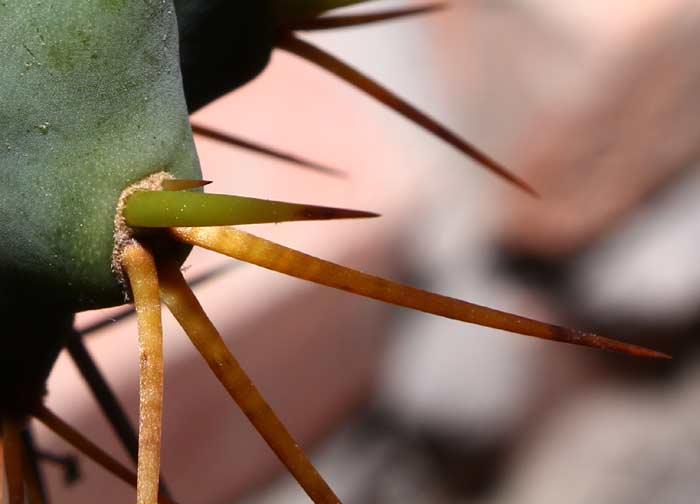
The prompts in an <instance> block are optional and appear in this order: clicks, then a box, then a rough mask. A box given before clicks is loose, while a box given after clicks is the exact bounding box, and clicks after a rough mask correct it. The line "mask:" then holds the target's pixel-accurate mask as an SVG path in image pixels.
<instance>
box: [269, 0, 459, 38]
mask: <svg viewBox="0 0 700 504" xmlns="http://www.w3.org/2000/svg"><path fill="white" fill-rule="evenodd" d="M446 7H447V5H446V4H441V3H435V4H429V5H423V6H420V7H409V8H402V9H387V10H384V11H380V12H372V13H370V14H357V15H348V16H327V17H320V18H319V17H313V18H310V19H300V20H298V21H294V22H293V23H292V24H291V25H289V26H286V27H283V28H282V29H283V30H287V31H317V30H332V29H335V28H352V27H355V26H364V25H368V24H372V23H381V22H383V21H392V20H396V19H401V18H407V17H413V16H420V15H425V14H430V13H433V12H438V11H441V10H444V9H445V8H446Z"/></svg>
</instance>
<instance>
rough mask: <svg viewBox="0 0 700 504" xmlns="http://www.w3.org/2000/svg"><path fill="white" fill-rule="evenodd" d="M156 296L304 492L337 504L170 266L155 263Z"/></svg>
mask: <svg viewBox="0 0 700 504" xmlns="http://www.w3.org/2000/svg"><path fill="white" fill-rule="evenodd" d="M158 276H159V278H160V286H161V296H162V299H163V302H164V303H165V305H166V306H167V307H168V309H169V310H170V311H171V312H172V314H173V315H174V316H175V318H176V319H177V321H178V322H179V323H180V325H181V326H182V328H183V329H184V330H185V332H186V333H187V335H188V336H189V337H190V339H191V340H192V343H193V344H194V346H195V347H196V348H197V350H198V351H199V353H200V354H201V355H202V357H203V358H204V360H206V361H207V364H208V365H209V367H210V368H211V370H212V371H213V372H214V374H215V375H216V377H217V378H218V379H219V381H220V382H221V384H222V385H223V386H224V388H226V390H227V392H228V393H229V395H230V396H231V398H232V399H233V400H234V401H236V403H237V404H238V406H239V407H240V408H241V411H243V413H244V414H245V415H246V416H247V417H248V419H249V420H250V422H251V423H252V424H253V426H254V427H255V428H256V429H257V431H258V433H260V435H261V436H262V437H263V438H264V439H265V441H266V442H267V444H268V445H269V446H270V448H272V450H273V451H274V452H275V454H277V456H278V457H279V459H280V460H281V461H282V463H283V464H284V465H285V466H286V467H287V469H288V470H289V472H290V473H291V474H292V475H293V476H294V477H295V478H296V480H297V481H298V482H299V484H300V485H301V487H302V488H303V489H304V491H305V492H306V493H307V494H308V495H309V497H311V499H312V500H313V501H314V502H317V503H319V502H320V503H329V504H330V503H338V502H340V501H339V500H338V497H337V496H336V495H335V494H334V493H333V491H332V490H331V488H330V487H329V486H328V484H327V483H326V482H325V481H324V480H323V478H322V477H321V475H320V474H319V473H318V471H317V470H316V468H314V466H313V465H312V464H311V462H310V461H309V459H308V458H307V457H306V455H305V454H304V452H303V450H302V449H301V448H300V447H299V445H298V444H297V443H296V442H295V441H294V439H293V438H292V436H291V435H290V434H289V432H288V431H287V429H286V428H285V426H284V425H283V424H282V422H281V421H280V419H279V418H278V417H277V415H276V414H275V412H274V411H273V410H272V408H271V407H270V405H269V404H268V403H267V401H265V399H264V398H263V396H262V395H261V394H260V391H259V390H258V389H257V387H256V386H255V385H254V384H253V382H252V380H251V379H250V377H249V376H248V375H247V374H246V372H245V371H244V370H243V368H242V367H241V366H240V364H239V363H238V361H237V360H236V358H235V357H234V356H233V354H232V353H231V352H230V351H229V349H228V348H227V347H226V344H225V343H224V341H223V339H222V338H221V335H219V333H218V331H217V330H216V328H215V327H214V325H213V324H212V322H211V321H210V320H209V318H208V317H207V315H206V313H204V310H203V309H202V306H201V305H200V304H199V301H197V298H196V297H195V295H194V293H193V292H192V290H191V289H190V287H189V286H188V285H187V283H186V282H185V279H184V278H183V277H182V274H181V273H180V268H179V266H178V265H177V264H176V263H174V262H169V261H163V262H162V263H160V264H159V269H158Z"/></svg>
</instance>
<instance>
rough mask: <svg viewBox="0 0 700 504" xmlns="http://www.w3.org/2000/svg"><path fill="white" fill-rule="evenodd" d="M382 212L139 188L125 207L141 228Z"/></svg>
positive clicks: (132, 222)
mask: <svg viewBox="0 0 700 504" xmlns="http://www.w3.org/2000/svg"><path fill="white" fill-rule="evenodd" d="M378 216H379V214H376V213H372V212H363V211H358V210H346V209H342V208H332V207H323V206H314V205H303V204H297V203H285V202H281V201H269V200H262V199H257V198H246V197H242V196H231V195H227V194H204V193H198V192H171V191H138V192H135V193H134V194H132V195H131V196H129V198H128V199H127V201H126V205H125V207H124V218H125V219H126V224H127V225H128V226H131V227H140V228H166V227H201V226H233V225H242V224H264V223H277V222H289V221H306V220H330V219H359V218H368V217H378Z"/></svg>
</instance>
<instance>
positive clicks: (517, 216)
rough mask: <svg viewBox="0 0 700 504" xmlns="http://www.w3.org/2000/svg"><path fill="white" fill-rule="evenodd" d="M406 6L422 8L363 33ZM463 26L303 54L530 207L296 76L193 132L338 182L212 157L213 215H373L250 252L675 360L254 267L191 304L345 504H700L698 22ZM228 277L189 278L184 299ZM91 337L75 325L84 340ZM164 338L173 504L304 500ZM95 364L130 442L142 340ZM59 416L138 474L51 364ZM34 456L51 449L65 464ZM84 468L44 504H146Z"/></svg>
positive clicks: (556, 10)
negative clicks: (337, 267) (402, 111)
mask: <svg viewBox="0 0 700 504" xmlns="http://www.w3.org/2000/svg"><path fill="white" fill-rule="evenodd" d="M407 3H415V4H418V5H420V4H421V2H406V1H381V2H372V3H371V4H370V5H367V6H364V7H360V8H358V9H355V10H357V11H369V10H372V9H378V8H385V7H392V6H404V5H406V4H407ZM451 4H452V5H451V6H450V8H449V9H448V10H446V11H443V12H440V13H436V14H432V15H430V16H426V17H424V18H420V19H411V20H404V21H398V22H392V23H387V24H385V25H376V26H372V27H365V28H355V29H348V30H344V31H338V32H327V33H323V34H314V35H313V36H308V37H306V36H305V37H306V38H308V40H312V41H313V42H315V43H317V44H318V45H319V46H321V47H323V48H325V49H327V50H329V51H330V52H332V53H333V54H336V55H338V56H340V57H342V58H343V59H344V60H346V61H348V62H349V63H351V64H353V65H354V66H356V67H358V68H360V69H362V70H363V71H364V72H366V73H367V74H368V75H370V76H372V77H374V78H376V79H378V80H379V81H381V82H383V83H384V84H386V85H387V86H388V87H389V88H391V89H393V90H395V91H396V92H397V93H398V94H399V95H400V96H402V97H404V98H406V99H407V100H409V101H410V102H411V103H413V104H415V105H417V106H418V107H419V108H421V109H422V110H425V111H429V112H430V113H431V115H432V116H434V117H436V118H438V119H439V120H440V121H441V122H443V123H444V124H446V125H448V126H450V127H451V128H453V129H455V130H456V131H458V132H460V134H462V135H463V136H465V137H466V138H468V139H469V140H470V141H471V142H472V143H474V144H475V145H477V146H479V147H480V148H481V149H483V150H485V151H486V152H488V153H489V154H490V155H491V156H493V157H494V158H495V159H498V160H499V161H501V162H503V163H504V164H506V165H507V166H509V167H510V169H511V170H512V171H514V172H516V173H518V174H519V175H521V176H522V177H524V178H525V179H526V180H528V181H529V182H530V183H531V184H532V185H533V186H534V187H535V188H537V190H538V191H539V192H540V193H541V198H540V199H533V198H530V197H528V196H526V195H523V194H521V193H519V192H518V191H516V190H515V189H512V188H511V187H508V186H507V185H505V184H504V183H503V182H501V181H500V180H498V179H497V178H496V177H494V176H492V175H490V174H488V173H486V172H485V171H484V170H482V169H481V168H479V167H478V166H476V165H475V164H474V163H472V162H470V161H468V160H465V159H464V158H463V157H462V156H460V155H459V154H458V153H456V152H455V151H453V150H452V149H451V148H450V147H448V146H446V145H444V144H443V143H441V142H439V141H438V140H435V139H433V138H430V137H429V136H428V135H427V134H426V133H424V132H423V131H422V130H420V129H418V128H417V127H415V126H413V125H411V124H410V123H408V122H406V121H405V120H404V119H402V118H401V117H399V116H397V115H396V114H394V113H392V112H390V111H388V110H386V109H385V108H383V107H382V106H380V105H377V104H375V103H372V101H371V100H370V99H368V98H367V97H365V96H364V95H361V94H360V93H358V92H357V91H355V90H353V89H352V88H350V87H349V86H347V85H345V84H343V83H341V82H339V81H338V80H336V79H335V78H334V77H332V76H330V75H328V74H326V73H325V72H323V71H321V70H319V69H316V68H314V67H312V66H311V65H309V64H307V63H305V62H302V61H300V60H298V59H296V58H294V57H292V56H289V55H287V54H283V53H275V55H274V58H273V62H272V65H271V66H270V68H269V69H268V70H267V71H266V72H265V74H264V75H263V76H262V77H260V78H259V79H257V80H256V81H254V82H253V83H251V84H250V85H248V86H246V87H245V88H244V89H241V90H239V91H238V92H236V93H234V94H232V95H231V96H228V97H225V98H223V99H221V100H219V101H218V102H216V103H214V104H213V105H211V106H210V107H208V108H206V109H204V110H203V111H201V112H200V113H198V114H197V115H196V116H195V117H194V118H193V121H197V122H198V123H200V124H207V125H209V126H212V127H217V128H219V129H222V130H225V131H228V132H230V133H235V134H238V135H241V136H243V137H246V138H250V139H253V140H256V141H259V142H264V143H268V144H271V145H274V146H276V147H279V148H282V149H284V150H288V151H292V152H295V153H297V154H299V155H303V156H306V157H308V158H312V159H314V160H316V161H319V162H323V163H325V164H329V165H332V166H334V167H337V168H340V169H343V170H346V171H347V173H348V177H347V178H332V177H327V176H324V175H321V174H318V173H314V172H312V171H308V170H303V169H299V168H297V167H294V166H292V165H287V164H283V163H279V162H277V161H272V160H269V159H266V158H262V157H259V156H255V155H252V154H250V153H247V152H244V151H240V150H234V149H232V148H230V147H226V146H221V145H219V144H215V143H212V142H211V141H208V140H203V139H202V140H200V141H198V148H199V151H200V155H201V160H202V165H203V168H204V173H205V178H208V179H211V180H214V184H212V185H211V186H210V188H211V189H210V191H211V192H230V193H234V194H243V195H250V196H257V197H262V198H270V199H282V200H289V201H302V202H309V203H316V204H326V205H332V206H346V207H351V208H361V209H366V210H373V211H377V212H379V213H381V214H382V218H381V219H376V220H372V221H366V222H341V223H295V224H285V225H279V226H255V227H254V229H253V232H255V233H257V234H260V235H264V236H266V237H270V238H272V239H274V240H276V241H279V242H281V243H284V244H285V245H290V246H292V247H295V248H298V249H300V250H303V251H305V252H309V253H312V254H314V255H318V256H321V257H324V258H328V259H331V260H335V261H337V262H341V263H342V264H346V265H349V266H353V267H356V268H359V269H362V270H365V271H368V272H372V273H376V274H380V275H383V276H386V277H389V278H392V279H395V280H399V281H402V282H405V283H410V284H412V285H416V286H419V287H422V288H426V289H429V290H432V291H436V292H440V293H443V294H447V295H450V296H453V297H460V298H463V299H467V300H469V301H473V302H476V303H479V304H484V305H488V306H492V307H495V308H499V309H503V310H508V311H513V312H516V313H520V314H524V315H528V316H531V317H535V318H539V319H543V320H547V321H550V322H555V323H560V324H564V325H568V326H573V327H577V328H580V329H585V330H592V331H596V332H600V333H602V334H606V335H610V336H613V337H616V338H620V339H626V340H629V341H634V342H636V343H640V344H644V345H648V346H651V347H654V348H657V349H660V350H663V351H667V352H670V353H672V354H673V355H674V360H673V361H672V362H647V361H639V360H634V359H631V358H626V357H620V356H616V355H610V354H603V353H601V352H596V351H592V350H587V349H582V348H574V347H570V346H563V345H557V344H551V343H546V342H541V341H536V340H533V339H529V338H523V337H520V336H515V335H510V334H506V333H502V332H497V331H491V330H486V329H482V328H479V327H474V326H468V325H463V324H459V323H457V322H453V321H448V320H443V319H439V318H436V317H431V316H428V315H425V314H418V313H411V312H410V311H408V310H403V309H398V308H392V307H389V306H384V305H380V304H379V303H376V302H373V301H369V300H364V299H357V298H354V297H352V296H350V295H347V294H343V293H336V292H332V291H330V290H328V289H325V288H322V287H316V286H312V285H306V284H303V283H302V282H300V281H296V280H294V279H287V278H282V277H281V276H280V275H276V274H274V273H269V272H266V271H261V270H258V269H255V268H253V267H250V266H240V267H234V268H231V269H230V270H226V272H225V273H222V274H220V275H219V276H218V277H217V278H216V279H214V280H211V281H208V282H206V283H204V284H202V285H201V286H200V287H199V288H198V295H199V296H200V298H201V300H202V304H203V305H204V306H205V308H206V309H207V311H208V312H209V313H210V315H211V316H212V319H213V320H214V322H215V324H216V325H217V327H219V328H220V329H221V330H222V332H223V333H224V335H225V336H226V338H227V341H228V343H229V345H230V347H231V348H232V350H233V351H234V353H235V354H236V355H237V356H238V357H239V359H240V360H241V362H242V364H243V365H244V367H246V368H247V369H248V371H249V372H250V374H251V375H252V376H253V378H254V379H255V380H256V381H257V382H258V385H259V386H260V388H261V389H262V391H263V392H264V393H265V394H266V396H267V397H268V399H269V401H270V402H271V404H272V405H273V407H275V409H277V410H278V412H279V413H280V415H281V417H282V419H283V420H285V422H286V423H287V424H288V426H289V428H290V430H291V431H292V432H293V433H294V434H295V435H296V436H297V437H298V438H299V440H300V442H301V443H302V444H303V445H304V446H306V447H308V448H309V449H310V450H311V453H312V455H313V456H314V460H315V461H316V462H317V463H318V464H319V468H320V471H321V473H322V474H324V475H325V476H326V477H327V478H328V480H329V482H330V484H331V486H332V487H334V489H335V490H336V491H337V493H338V494H339V495H340V496H341V497H342V498H343V500H344V502H346V503H349V504H354V503H376V504H384V503H387V504H388V503H399V502H401V503H416V504H418V503H476V504H506V503H533V504H534V503H537V504H548V503H561V502H566V503H581V504H583V503H590V502H596V503H601V504H624V503H628V502H629V503H632V502H634V503H636V504H644V503H649V504H652V503H659V502H664V503H678V504H682V503H688V504H691V503H696V502H698V501H699V500H700V480H699V479H698V478H697V474H698V473H699V472H700V422H698V421H697V418H698V417H699V416H700V359H699V358H698V352H697V344H696V343H695V342H696V339H697V338H696V334H697V331H698V328H699V324H698V322H699V319H700V317H699V315H698V310H697V308H698V305H699V304H700V263H699V262H698V261H697V259H696V254H695V251H696V250H697V249H698V247H699V246H700V233H698V229H699V228H698V224H697V222H698V221H700V197H698V196H700V173H699V172H698V171H697V170H695V169H694V168H695V165H696V163H697V161H698V158H699V157H700V100H698V99H697V98H696V95H695V92H694V91H695V90H698V89H700V60H699V59H698V58H697V52H696V51H697V48H698V46H699V45H700V4H698V2H695V1H692V0H648V1H646V2H638V1H632V0H618V1H617V2H614V3H610V2H587V1H583V0H580V1H573V2H560V1H556V0H503V1H492V0H491V1H486V0H483V1H479V0H474V1H467V0H455V1H453V2H451ZM349 11H351V10H349ZM225 262H226V261H225V260H222V259H220V258H217V257H214V256H213V255H211V254H207V253H197V254H195V255H193V256H192V257H191V259H190V260H188V263H187V267H188V274H189V275H192V276H196V275H197V274H199V273H201V272H203V271H207V270H209V269H210V268H212V267H215V266H218V265H220V264H223V263H225ZM104 316H105V315H104V313H99V314H95V313H89V314H84V315H81V317H80V324H83V325H87V324H89V323H90V322H91V321H93V320H96V319H99V318H101V317H104ZM166 332H167V347H166V359H167V361H168V368H167V372H166V410H165V420H164V422H165V433H164V436H165V437H164V452H163V457H164V467H163V475H164V478H165V479H166V481H167V482H168V484H169V486H170V487H171V489H172V491H173V493H174V495H175V496H176V498H177V499H178V500H180V501H181V502H192V503H200V502H201V503H212V504H214V503H222V504H223V503H232V502H244V503H246V504H268V503H269V504H273V503H278V502H284V503H296V502H299V503H302V502H307V499H306V497H305V496H304V495H303V494H302V493H301V491H300V490H299V489H298V488H297V486H296V484H295V483H294V482H293V481H291V480H290V479H289V478H288V477H286V476H284V475H283V474H282V470H281V466H280V464H279V463H278V462H277V461H276V459H275V458H274V455H273V454H272V453H271V452H270V451H269V450H268V449H267V447H266V446H265V445H264V444H263V442H262V441H260V440H259V439H258V437H257V434H256V433H255V432H254V431H253V430H252V428H250V427H249V426H248V424H247V423H246V421H245V419H244V418H243V417H242V415H241V414H240V413H239V412H238V411H237V410H236V408H235V406H234V405H233V404H232V403H231V402H230V400H229V399H228V397H227V396H226V394H225V393H224V392H223V389H221V387H220V385H218V384H217V383H216V382H215V380H214V379H213V377H212V376H210V373H209V370H208V369H207V368H206V366H205V365H204V364H203V363H202V362H201V358H200V357H199V356H198V355H197V354H196V353H195V351H194V349H193V348H191V346H190V345H189V344H188V342H187V341H186V338H185V337H183V335H182V333H181V332H180V331H179V330H178V329H177V327H176V326H175V324H174V323H173V322H172V320H170V319H167V320H166ZM88 345H89V346H90V348H91V349H92V350H93V351H94V353H95V355H96V358H97V359H98V360H99V363H100V365H101V367H103V368H104V370H105V372H106V374H107V375H108V377H109V378H110V381H111V382H112V383H113V384H114V386H115V389H116V390H117V392H118V394H119V396H120V398H121V399H122V400H123V401H124V403H125V404H126V405H127V407H128V409H129V413H130V415H131V417H132V418H136V411H137V381H136V372H137V369H138V359H137V354H136V336H135V322H134V321H133V320H127V321H126V322H119V323H115V324H112V325H111V326H109V327H108V328H107V329H106V330H104V331H102V332H101V333H99V334H97V335H94V336H93V337H91V338H90V339H89V341H88ZM49 406H50V407H52V408H53V409H55V410H56V411H57V412H59V413H61V414H62V415H63V416H64V417H66V418H67V419H69V420H70V421H71V422H72V423H73V424H74V425H76V426H78V427H79V428H80V429H81V430H82V431H84V432H85V433H87V434H89V435H90V437H92V438H94V439H97V440H99V443H100V444H101V445H103V446H104V447H106V448H107V449H108V450H109V451H110V452H111V453H114V454H117V455H119V456H120V457H121V458H122V459H123V460H126V458H125V457H124V456H123V454H122V450H121V448H120V447H119V446H118V445H117V443H116V441H114V439H113V436H112V435H111V432H110V430H109V427H108V426H107V425H106V423H105V422H104V420H103V419H102V418H101V416H100V414H99V412H98V410H97V408H96V406H95V405H94V403H93V401H92V399H91V398H90V397H89V395H88V392H87V390H86V388H85V386H84V385H83V384H82V382H81V381H80V378H79V376H78V375H77V372H76V371H75V370H74V368H73V365H72V363H71V362H69V360H68V359H67V358H65V356H63V357H61V359H60V360H59V363H58V365H57V367H56V370H55V372H54V374H53V376H52V380H51V382H50V384H49ZM38 431H39V443H40V445H41V446H42V447H45V448H46V449H47V450H50V451H53V452H61V453H62V452H70V450H69V449H68V448H67V447H66V446H65V445H63V444H62V443H61V442H60V441H58V440H56V439H55V438H54V437H53V436H51V435H50V434H48V433H46V432H44V431H42V430H41V429H38ZM81 465H82V470H83V475H84V477H83V480H82V481H81V482H79V483H78V484H76V485H73V486H70V487H67V486H66V485H64V484H63V482H62V481H61V477H62V475H61V471H60V470H59V469H58V468H56V467H49V468H48V472H49V476H50V478H51V488H52V491H55V492H56V494H55V495H56V496H55V501H56V502H96V501H99V502H102V503H109V502H124V501H125V500H128V499H132V498H133V493H132V491H131V490H130V489H129V488H127V487H124V486H123V485H122V484H121V483H119V482H117V481H114V480H113V479H112V478H111V477H110V476H108V475H105V474H103V473H102V471H101V470H100V469H99V468H96V467H94V466H93V465H92V464H91V463H90V462H89V461H84V460H82V459H81ZM106 489H109V491H106ZM96 499H97V500H96Z"/></svg>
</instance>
